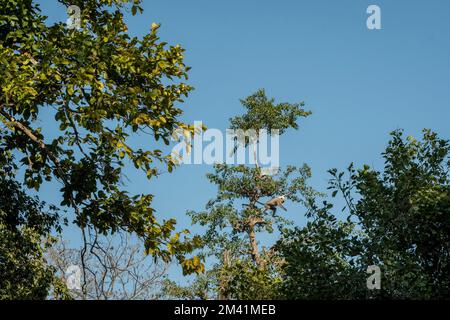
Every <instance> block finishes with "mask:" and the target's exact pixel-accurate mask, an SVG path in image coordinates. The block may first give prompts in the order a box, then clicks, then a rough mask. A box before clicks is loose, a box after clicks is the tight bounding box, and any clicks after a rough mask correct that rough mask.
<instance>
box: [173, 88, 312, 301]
mask: <svg viewBox="0 0 450 320" xmlns="http://www.w3.org/2000/svg"><path fill="white" fill-rule="evenodd" d="M241 103H242V104H243V106H244V107H245V108H246V109H247V112H246V113H245V114H244V115H243V116H240V117H236V118H233V119H231V120H230V122H231V124H232V125H231V127H232V128H233V129H240V130H243V131H248V130H250V129H252V130H254V131H255V132H256V133H259V131H260V130H262V129H266V130H269V132H270V130H272V129H278V130H280V132H284V131H285V130H286V129H288V128H290V127H294V128H297V124H296V122H297V119H298V117H300V116H302V117H306V116H308V115H309V112H306V111H304V110H303V109H302V108H301V106H303V103H300V104H289V103H280V104H275V103H274V99H268V98H267V97H266V95H265V92H264V90H259V91H257V92H256V93H255V94H253V95H251V96H249V97H248V98H246V99H244V100H241ZM275 115H276V116H275ZM246 137H248V136H246ZM254 141H255V140H252V137H250V139H247V140H245V139H239V140H238V143H239V142H241V143H242V142H243V143H244V145H247V146H248V145H249V144H250V143H252V142H253V143H254ZM214 170H215V172H214V173H211V174H208V175H207V178H208V180H209V181H210V182H211V183H212V184H214V185H216V186H217V189H218V194H217V196H216V198H215V199H212V200H210V201H209V202H208V203H207V205H206V210H205V211H200V212H195V211H190V212H188V215H190V216H191V217H192V222H193V223H194V224H199V225H201V226H204V227H206V232H205V234H204V235H203V236H202V240H203V243H204V244H205V250H204V253H203V254H204V255H206V256H210V257H213V258H214V259H215V261H217V262H216V263H215V264H214V265H213V267H212V268H211V270H209V273H208V275H209V276H208V278H206V279H205V276H202V277H200V278H199V279H197V282H195V283H194V284H193V285H192V287H191V289H188V290H183V289H182V288H177V287H176V286H175V285H174V284H173V283H170V286H169V289H170V290H169V291H170V292H177V293H178V294H179V295H181V297H183V292H184V293H186V292H191V293H192V292H200V294H199V295H198V298H205V297H213V296H216V297H218V298H220V299H228V298H237V299H270V298H273V297H274V293H275V290H274V287H275V285H276V284H277V283H278V279H279V277H278V268H279V264H280V261H278V260H277V259H276V255H275V254H274V252H273V249H271V248H260V244H259V243H258V234H259V233H261V232H269V233H272V232H273V231H274V229H275V228H278V229H279V230H282V229H283V228H285V227H286V226H287V225H288V224H289V223H290V221H288V220H287V219H285V218H284V217H283V216H282V215H280V214H279V211H278V212H272V211H271V210H266V208H264V203H265V202H266V201H267V200H269V199H271V198H273V197H275V196H279V195H286V197H287V199H289V201H292V202H295V203H301V204H303V205H305V206H308V203H309V201H310V199H311V198H313V197H314V195H315V192H314V191H313V190H312V189H311V188H309V187H308V186H307V185H306V180H307V179H308V178H309V176H310V169H309V168H308V166H306V165H304V166H303V167H300V168H296V167H294V166H288V167H287V168H286V169H285V170H284V171H279V172H278V173H277V174H275V175H273V176H270V175H267V174H264V173H263V172H262V168H260V166H259V165H258V163H256V166H253V167H251V166H246V165H228V164H217V165H215V166H214ZM198 288H202V290H198Z"/></svg>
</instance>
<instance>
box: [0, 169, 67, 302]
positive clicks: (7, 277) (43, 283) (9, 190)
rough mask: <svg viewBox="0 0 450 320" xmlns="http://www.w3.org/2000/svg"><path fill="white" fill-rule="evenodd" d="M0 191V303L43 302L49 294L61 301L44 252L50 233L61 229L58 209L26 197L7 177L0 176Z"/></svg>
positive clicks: (57, 283) (62, 292)
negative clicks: (16, 301) (13, 300)
mask: <svg viewBox="0 0 450 320" xmlns="http://www.w3.org/2000/svg"><path fill="white" fill-rule="evenodd" d="M0 190H2V192H1V193H0V299H1V300H4V299H8V300H11V299H33V300H35V299H45V298H47V295H48V292H49V291H50V290H53V292H54V293H55V295H56V296H58V297H60V298H61V297H63V295H64V287H63V285H62V283H60V282H59V281H58V279H57V278H56V277H55V270H54V269H53V268H52V267H51V266H49V265H48V264H47V261H46V259H45V257H44V252H43V248H45V247H47V246H49V245H51V243H52V241H53V238H52V237H51V235H50V232H51V231H52V230H53V231H54V230H59V228H60V225H59V221H58V211H57V209H56V208H55V207H54V206H46V204H45V203H43V202H40V201H39V200H38V199H37V198H32V197H30V196H28V195H26V194H25V192H24V191H23V190H22V188H21V187H20V185H19V184H18V183H17V182H16V181H14V180H13V179H12V178H10V177H4V176H2V175H0ZM61 290H63V291H61Z"/></svg>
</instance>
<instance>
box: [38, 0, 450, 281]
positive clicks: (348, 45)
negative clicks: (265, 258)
mask: <svg viewBox="0 0 450 320" xmlns="http://www.w3.org/2000/svg"><path fill="white" fill-rule="evenodd" d="M38 2H39V3H40V4H41V9H42V11H43V14H45V15H47V16H49V22H53V21H65V20H66V19H67V15H66V13H65V10H64V8H63V7H62V6H61V5H59V4H56V0H55V1H53V0H40V1H38ZM370 4H376V5H378V6H379V7H380V8H381V19H382V29H381V30H368V29H367V27H366V19H367V17H368V14H367V13H366V9H367V7H368V6H369V5H370ZM143 7H144V13H143V14H142V15H137V16H134V17H133V16H131V14H127V16H126V21H127V23H128V26H129V32H130V33H131V34H132V35H136V36H142V35H144V34H146V33H148V31H149V29H150V25H151V23H152V22H157V23H161V24H162V26H161V28H160V29H159V35H160V37H161V39H162V40H163V41H167V42H168V43H169V44H178V43H179V44H181V45H182V46H183V47H184V48H185V49H186V54H185V58H186V64H187V65H189V66H191V67H192V70H191V72H190V80H189V83H190V84H191V85H192V86H194V87H195V91H193V92H192V94H191V95H190V97H189V98H188V99H187V101H186V103H185V104H184V106H182V108H183V109H184V110H185V114H184V116H183V118H182V119H183V120H184V121H185V122H190V123H191V122H193V121H194V120H201V121H203V122H204V123H205V124H206V125H207V126H208V127H210V128H219V129H225V128H227V126H228V119H229V118H230V117H233V116H235V115H237V114H240V113H242V111H243V109H242V107H241V106H240V103H239V99H240V98H244V97H246V96H248V95H250V94H252V93H253V92H254V91H256V90H257V89H259V88H265V89H266V93H267V94H268V95H269V96H273V97H274V98H276V99H277V100H278V101H280V102H299V101H305V103H306V106H305V108H306V109H308V110H311V111H312V112H313V115H312V116H311V117H309V118H307V119H305V120H302V121H301V123H300V129H299V130H298V131H289V132H287V133H286V134H285V135H283V136H282V137H281V140H280V143H281V144H280V161H281V165H282V166H285V165H287V164H292V165H301V164H303V163H307V164H309V165H310V166H311V167H312V170H313V178H312V179H311V184H312V186H313V187H315V188H316V189H318V190H321V191H325V188H326V184H327V180H328V178H329V177H328V174H327V173H326V171H327V170H328V169H330V168H333V167H337V168H340V169H345V168H346V167H347V166H348V164H349V163H350V162H355V163H356V164H357V165H358V166H360V165H362V164H369V165H371V166H374V167H376V168H379V169H381V168H382V165H383V161H382V159H381V156H380V153H381V152H382V151H383V149H384V148H385V146H386V144H387V141H388V139H389V132H390V131H392V130H395V129H398V128H403V129H405V132H406V134H408V135H414V136H420V134H421V129H423V128H431V129H433V130H435V131H436V132H438V133H439V134H440V135H441V136H442V137H444V138H447V139H448V138H450V128H449V125H448V123H449V119H450V40H449V38H448V35H449V31H450V2H449V1H447V0H433V1H425V0H420V1H412V0H408V1H407V0H396V1H375V0H373V1H363V0H341V1H332V0H328V1H325V0H314V1H313V0H309V1H300V0H289V1H288V0H280V1H265V0H245V1H242V0H241V1H238V0H227V1H217V0H215V1H212V0H194V1H181V0H172V1H164V0H144V4H143ZM146 143H148V142H147V141H145V139H142V144H143V146H145V145H146ZM210 171H211V167H210V166H207V165H196V166H194V165H186V166H182V167H180V168H178V169H177V170H175V172H174V173H172V174H167V175H163V176H162V177H160V178H158V179H157V180H154V181H152V182H148V181H146V180H145V179H144V178H141V177H139V175H138V174H136V173H135V172H132V171H130V173H129V175H128V177H129V179H130V182H128V184H127V186H126V188H127V189H128V190H129V191H130V192H131V193H141V192H148V193H153V194H154V195H155V200H154V207H155V208H156V209H157V212H158V215H159V216H160V217H161V218H166V217H167V218H168V217H176V218H177V220H178V225H179V227H190V219H189V218H188V217H186V215H185V212H186V210H190V209H193V210H200V209H202V208H203V207H204V205H205V203H206V202H207V201H208V200H209V199H210V198H212V197H213V196H214V195H215V192H216V190H215V188H214V187H212V186H211V185H210V184H209V183H208V181H207V180H206V178H205V174H206V173H208V172H210ZM57 190H58V189H57V188H56V187H55V186H54V185H48V186H45V187H44V189H43V193H45V194H43V193H42V194H41V197H42V198H43V199H44V200H48V201H50V202H55V201H54V200H55V199H58V198H57ZM287 207H288V209H289V211H288V213H287V214H286V215H287V217H289V218H291V219H293V220H294V221H295V222H296V223H297V224H299V225H301V224H302V223H304V221H305V220H304V216H303V213H302V211H301V210H300V209H298V208H295V206H294V205H292V204H289V203H288V204H287ZM193 230H198V229H196V228H194V229H193ZM67 235H68V236H69V237H71V238H73V239H74V240H75V239H76V233H75V232H73V231H71V230H68V231H67ZM268 239H269V238H267V239H265V240H268ZM263 240H264V239H263ZM172 272H173V275H174V277H177V278H180V276H179V273H178V272H177V271H176V270H175V269H173V270H172Z"/></svg>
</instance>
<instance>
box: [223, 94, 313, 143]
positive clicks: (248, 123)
mask: <svg viewBox="0 0 450 320" xmlns="http://www.w3.org/2000/svg"><path fill="white" fill-rule="evenodd" d="M241 103H242V105H243V106H244V107H245V108H246V109H247V110H246V111H247V112H246V113H245V114H244V115H242V116H237V117H234V118H232V119H230V123H231V129H242V130H249V129H253V130H256V131H259V130H261V129H266V130H267V131H268V132H270V131H271V130H280V134H283V133H284V132H285V131H286V130H287V129H289V128H293V129H298V124H297V121H298V117H307V116H309V115H310V114H311V112H309V111H305V110H304V109H303V108H302V107H303V106H304V105H305V103H304V102H300V103H293V104H292V103H287V102H284V103H278V104H275V99H273V98H271V99H269V98H268V97H267V96H266V92H265V90H264V89H259V90H258V91H256V92H255V93H254V94H252V95H251V96H249V97H247V98H245V99H242V100H241Z"/></svg>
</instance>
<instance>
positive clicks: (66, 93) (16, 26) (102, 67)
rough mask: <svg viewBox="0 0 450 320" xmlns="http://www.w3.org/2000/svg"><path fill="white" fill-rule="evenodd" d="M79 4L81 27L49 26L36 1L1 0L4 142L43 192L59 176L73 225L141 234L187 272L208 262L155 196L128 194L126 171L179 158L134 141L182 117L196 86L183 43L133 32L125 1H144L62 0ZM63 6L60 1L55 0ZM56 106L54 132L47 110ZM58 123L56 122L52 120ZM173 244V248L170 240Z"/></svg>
mask: <svg viewBox="0 0 450 320" xmlns="http://www.w3.org/2000/svg"><path fill="white" fill-rule="evenodd" d="M59 2H60V3H62V4H64V5H66V6H69V5H77V6H79V7H80V9H81V28H79V29H69V28H67V26H65V24H63V23H56V24H53V25H50V26H49V25H46V17H45V16H43V15H42V14H41V13H40V9H39V7H38V6H37V5H36V4H34V3H33V1H32V0H24V1H23V0H20V1H16V0H12V1H11V0H0V94H1V95H0V121H1V123H3V126H4V129H6V130H2V131H1V137H0V141H1V143H2V146H3V150H4V152H11V151H13V152H14V153H15V154H17V155H18V156H19V157H21V158H20V160H19V161H17V162H16V164H15V165H16V166H17V165H22V166H24V168H25V178H24V181H25V183H26V185H27V186H28V187H30V188H34V189H36V190H39V188H40V186H41V184H42V182H43V181H44V180H46V181H51V180H53V179H57V180H58V181H59V182H60V183H61V184H62V188H61V195H62V202H61V206H65V207H68V208H71V209H72V210H73V211H74V212H75V215H76V219H75V221H74V222H75V223H76V224H77V225H78V226H79V227H80V228H82V229H84V228H86V227H93V228H95V229H96V230H98V231H99V232H101V233H103V234H107V233H114V232H116V231H118V230H125V231H127V232H135V233H136V234H137V235H138V236H140V237H142V238H144V239H145V244H146V248H147V249H148V252H149V253H152V254H154V255H155V256H159V257H162V258H163V259H165V260H166V261H168V260H170V259H171V257H172V256H176V257H177V258H178V260H179V261H180V262H182V263H183V265H185V266H187V269H186V271H187V272H192V271H200V268H201V264H198V263H197V260H195V261H194V260H190V259H187V258H186V257H185V254H186V253H188V252H190V251H191V250H192V249H193V248H194V247H195V241H194V242H192V241H191V240H190V239H189V237H188V236H187V231H185V232H182V233H175V234H174V232H175V221H174V220H173V219H167V220H165V221H157V220H156V217H155V215H154V210H153V208H152V207H151V202H152V198H153V197H152V195H150V194H141V195H130V194H129V193H128V192H127V191H125V190H122V189H121V186H120V178H121V176H122V169H123V168H124V166H125V164H126V163H132V164H133V165H134V166H135V167H136V168H137V169H139V170H142V171H143V173H144V174H145V175H146V176H147V177H148V178H149V179H150V178H152V177H154V176H155V175H157V174H158V172H159V171H158V166H157V164H158V163H160V164H162V165H163V166H165V167H167V169H168V171H169V172H170V171H172V169H173V167H174V165H175V164H174V162H173V160H172V158H171V157H170V156H166V155H163V154H162V152H161V151H160V150H159V149H156V148H154V149H153V148H150V143H149V146H147V148H144V149H143V148H138V147H134V146H133V145H132V143H131V140H132V139H133V137H135V136H136V134H148V136H149V140H150V137H151V139H154V140H156V141H158V140H162V141H163V142H165V143H168V141H169V138H170V134H171V132H172V131H173V130H174V129H176V128H183V129H186V130H191V129H192V128H190V127H189V126H187V125H185V124H183V123H182V122H180V121H179V120H178V117H179V116H180V115H181V113H182V110H181V109H179V108H178V107H177V104H178V103H182V102H183V98H184V97H186V96H187V95H188V93H189V92H190V91H191V90H192V88H191V87H190V86H189V85H187V84H185V83H184V82H183V81H184V80H185V79H187V71H188V70H189V68H188V67H186V66H185V65H184V63H183V51H184V50H183V49H182V48H181V47H180V46H179V45H175V46H169V45H167V43H165V42H162V41H160V39H159V37H158V35H157V30H158V28H159V25H157V24H152V26H151V28H149V33H148V34H146V35H145V36H144V37H142V38H137V37H130V36H129V35H128V34H127V26H126V24H125V23H124V20H123V13H122V11H123V9H124V7H126V6H127V5H128V4H130V5H131V8H132V9H131V10H132V13H133V14H136V13H137V11H142V8H141V7H140V6H139V4H140V2H141V1H139V0H133V1H131V0H101V1H98V0H74V1H72V0H71V1H65V0H61V1H59ZM55 4H56V1H55ZM44 111H45V112H46V114H49V113H52V114H53V115H54V120H53V122H52V123H51V127H59V132H58V133H57V134H52V135H46V134H45V130H43V129H42V128H40V127H39V123H38V121H37V120H38V117H39V115H40V114H41V113H42V112H44ZM47 125H48V126H50V123H49V120H48V121H46V126H47ZM169 246H170V247H169Z"/></svg>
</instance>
